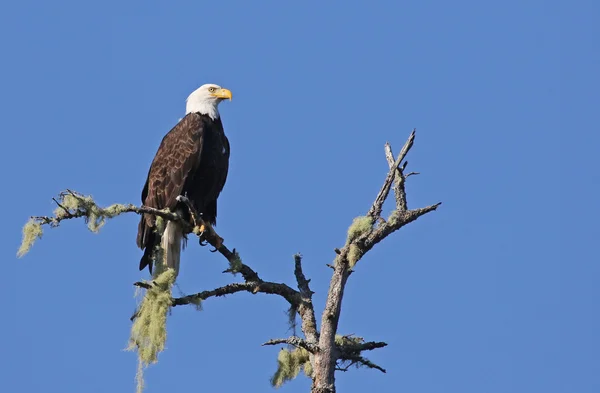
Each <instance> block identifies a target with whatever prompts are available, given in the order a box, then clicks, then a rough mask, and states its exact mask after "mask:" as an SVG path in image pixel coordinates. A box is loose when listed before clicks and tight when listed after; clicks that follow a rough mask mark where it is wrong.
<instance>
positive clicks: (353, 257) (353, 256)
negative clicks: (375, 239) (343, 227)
mask: <svg viewBox="0 0 600 393" xmlns="http://www.w3.org/2000/svg"><path fill="white" fill-rule="evenodd" d="M362 256H363V252H362V251H361V249H360V248H359V247H358V246H357V245H356V244H354V243H353V244H350V249H348V267H349V268H350V269H352V268H354V266H355V265H356V263H357V262H358V261H359V260H360V258H362Z"/></svg>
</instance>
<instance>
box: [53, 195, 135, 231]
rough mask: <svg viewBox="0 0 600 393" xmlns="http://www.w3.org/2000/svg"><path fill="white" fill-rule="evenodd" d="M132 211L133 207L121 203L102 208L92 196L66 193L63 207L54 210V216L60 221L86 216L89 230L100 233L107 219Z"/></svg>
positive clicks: (62, 199)
mask: <svg viewBox="0 0 600 393" xmlns="http://www.w3.org/2000/svg"><path fill="white" fill-rule="evenodd" d="M130 209H131V207H129V206H126V205H123V204H120V203H115V204H114V205H110V206H108V207H105V208H101V207H100V206H98V205H97V204H96V202H95V201H94V199H93V198H92V197H91V196H90V195H88V196H85V195H79V194H71V193H65V194H62V195H61V206H58V207H57V208H56V209H55V210H54V216H55V217H56V218H58V219H62V218H65V217H68V216H70V215H81V216H84V217H85V222H86V223H87V224H88V228H89V230H90V231H92V232H94V233H98V231H99V230H100V228H102V226H104V224H105V223H106V219H107V218H113V217H116V216H118V215H120V214H122V213H125V212H127V211H129V210H130Z"/></svg>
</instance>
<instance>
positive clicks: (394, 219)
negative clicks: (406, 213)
mask: <svg viewBox="0 0 600 393" xmlns="http://www.w3.org/2000/svg"><path fill="white" fill-rule="evenodd" d="M399 219H400V212H399V211H398V210H394V211H393V212H391V213H390V215H389V217H388V219H387V222H388V225H391V226H396V225H397V224H398V220H399Z"/></svg>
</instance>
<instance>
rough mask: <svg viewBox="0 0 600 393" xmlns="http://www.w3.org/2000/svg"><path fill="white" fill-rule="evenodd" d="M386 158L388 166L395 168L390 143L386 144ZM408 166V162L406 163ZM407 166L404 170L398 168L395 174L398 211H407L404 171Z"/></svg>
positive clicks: (395, 194)
mask: <svg viewBox="0 0 600 393" xmlns="http://www.w3.org/2000/svg"><path fill="white" fill-rule="evenodd" d="M385 158H386V159H387V162H388V166H389V167H390V169H393V168H394V162H395V161H396V160H394V153H392V146H390V144H389V143H386V144H385ZM405 164H406V162H405ZM404 168H405V165H403V166H402V168H396V170H395V173H394V196H395V198H396V209H398V210H406V209H407V203H406V190H405V189H404V180H405V179H406V178H405V177H404V174H403V173H402V172H403V171H404Z"/></svg>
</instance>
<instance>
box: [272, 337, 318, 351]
mask: <svg viewBox="0 0 600 393" xmlns="http://www.w3.org/2000/svg"><path fill="white" fill-rule="evenodd" d="M278 344H289V345H293V346H294V347H296V348H303V349H306V350H307V351H308V352H310V353H315V352H317V351H318V350H319V347H318V346H317V345H314V344H310V343H308V342H307V341H305V340H303V339H301V338H300V337H296V336H292V337H288V338H274V339H271V340H269V341H267V342H266V343H264V344H263V346H265V345H278Z"/></svg>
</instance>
